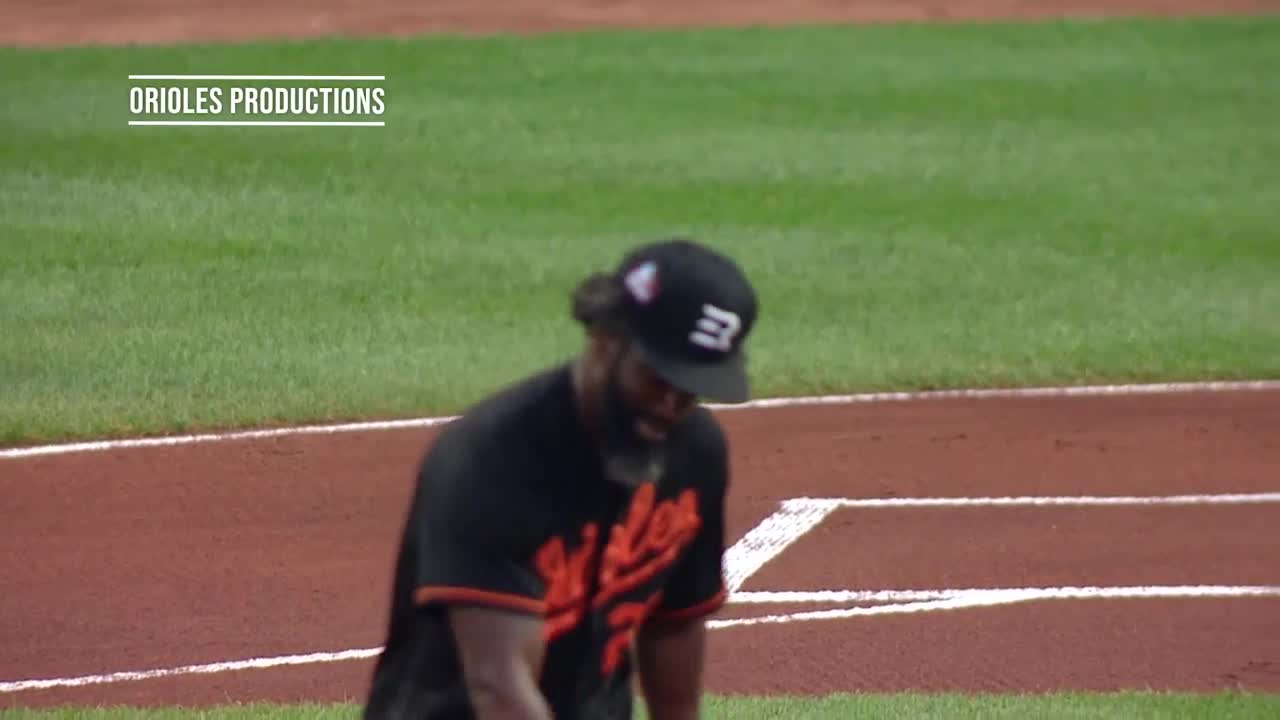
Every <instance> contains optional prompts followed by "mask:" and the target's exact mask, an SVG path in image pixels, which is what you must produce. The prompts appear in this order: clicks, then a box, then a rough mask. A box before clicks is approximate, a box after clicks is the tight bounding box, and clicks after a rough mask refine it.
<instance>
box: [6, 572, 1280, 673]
mask: <svg viewBox="0 0 1280 720" xmlns="http://www.w3.org/2000/svg"><path fill="white" fill-rule="evenodd" d="M1272 597H1280V586H1275V585H1261V586H1233V585H1181V586H1165V587H1161V586H1137V587H1050V588H990V589H988V588H973V589H963V590H874V591H860V590H859V591H853V590H851V591H823V592H815V593H804V592H783V593H760V592H756V593H739V594H737V595H735V596H732V597H731V598H730V602H735V603H736V602H745V603H753V602H757V603H758V602H831V601H837V602H838V601H852V600H857V601H883V600H897V601H899V602H895V603H894V604H891V605H880V606H876V607H853V608H839V609H835V610H814V611H807V612H795V613H787V614H779V615H764V616H759V617H749V618H734V619H730V620H713V621H710V622H708V623H707V626H708V627H709V628H711V629H722V628H730V627H743V626H749V625H767V624H785V623H792V622H803V621H809V620H838V619H846V618H852V617H871V616H877V615H903V614H913V613H924V612H933V611H939V610H957V609H963V608H977V607H993V606H997V605H1010V604H1014V603H1023V602H1030V601H1034V600H1075V599H1117V598H1140V599H1151V598H1201V599H1203V598H1272ZM904 600H905V601H906V602H901V601H904ZM380 652H382V647H373V648H359V649H353V650H342V651H339V652H318V653H308V654H305V655H281V656H276V657H262V658H249V659H246V660H232V661H227V662H217V663H208V664H203V665H183V666H181V667H173V668H160V669H154V670H130V671H125V672H114V673H107V674H103V675H81V676H78V677H64V678H48V679H41V680H18V681H15V682H0V693H16V692H22V691H28V690H48V689H51V688H59V687H84V686H87V685H106V684H112V683H120V682H129V681H138V680H153V679H158V678H166V677H175V676H180V675H202V674H212V673H223V672H235V671H239V670H258V669H267V668H274V667H284V666H290V665H311V664H317V663H333V662H342V661H346V660H363V659H368V658H373V657H376V656H377V655H378V654H379V653H380Z"/></svg>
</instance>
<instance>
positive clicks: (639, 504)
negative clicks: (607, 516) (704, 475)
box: [594, 484, 702, 607]
mask: <svg viewBox="0 0 1280 720" xmlns="http://www.w3.org/2000/svg"><path fill="white" fill-rule="evenodd" d="M656 492H657V491H656V490H655V489H654V487H653V485H648V484H646V485H642V486H641V487H640V488H639V489H638V490H636V492H635V495H634V496H633V497H632V499H631V508H630V510H629V511H628V512H627V517H626V520H625V521H624V522H623V523H622V524H619V525H614V526H613V528H612V529H611V531H610V535H609V545H608V546H607V547H606V548H605V550H604V558H603V562H602V563H601V565H600V592H599V594H597V595H596V597H595V599H594V602H595V605H596V606H597V607H599V606H601V605H604V604H605V603H607V602H609V601H610V600H612V599H613V598H615V597H617V596H618V595H621V594H622V593H625V592H629V591H631V590H634V589H635V588H637V587H639V586H641V585H643V584H644V583H646V582H648V581H649V580H651V579H652V578H653V577H654V576H655V575H657V574H658V573H660V572H662V571H663V570H664V569H666V568H667V567H669V566H670V565H671V564H672V563H674V562H675V561H676V558H678V557H679V556H680V551H681V550H683V549H684V547H685V546H686V545H688V544H689V543H690V542H692V541H693V538H694V537H696V536H697V534H698V529H699V528H700V527H701V526H702V520H701V519H700V518H699V517H698V495H697V493H696V492H694V491H693V490H690V489H687V490H685V491H684V492H682V493H680V495H679V497H677V498H676V499H675V500H663V501H662V502H659V503H656V504H655V502H654V497H655V495H656Z"/></svg>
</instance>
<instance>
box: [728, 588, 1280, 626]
mask: <svg viewBox="0 0 1280 720" xmlns="http://www.w3.org/2000/svg"><path fill="white" fill-rule="evenodd" d="M899 592H901V597H902V598H904V599H906V598H912V597H913V596H914V597H915V598H918V599H909V600H908V601H906V602H895V603H893V604H890V605H877V606H872V607H852V608H836V609H831V610H809V611H803V612H794V613H784V614H779V615H761V616H757V617H747V618H734V619H731V620H715V621H712V622H709V623H707V625H708V626H709V627H713V628H728V627H743V626H749V625H767V624H785V623H793V622H804V621H809V620H843V619H848V618H854V617H870V616H875V615H903V614H912V613H922V612H932V611H937V610H958V609H963V608H977V607H994V606H996V605H1010V604H1014V603H1023V602H1031V601H1036V600H1096V599H1171V598H1195V599H1212V598H1267V597H1280V586H1277V585H1260V586H1230V585H1227V586H1221V585H1206V586H1199V585H1191V586H1174V587H1114V588H1101V587H1092V588H1089V587H1081V588H1001V589H990V590H985V589H975V590H942V591H899ZM933 593H940V594H941V596H938V595H934V594H933Z"/></svg>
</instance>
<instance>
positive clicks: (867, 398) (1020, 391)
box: [0, 380, 1280, 459]
mask: <svg viewBox="0 0 1280 720" xmlns="http://www.w3.org/2000/svg"><path fill="white" fill-rule="evenodd" d="M1271 390H1280V380H1246V381H1205V382H1183V383H1149V384H1129V385H1077V386H1064V387H1030V388H989V389H957V390H924V391H912V392H880V393H857V394H850V395H818V396H808V397H803V396H802V397H779V398H763V399H760V400H752V401H749V402H745V403H738V404H731V405H726V404H717V403H708V404H707V405H706V407H708V408H710V409H712V410H717V411H733V410H754V409H764V408H780V407H799V406H806V405H852V404H865V403H887V402H913V401H927V400H944V399H967V400H983V399H998V398H1043V397H1092V396H1103V395H1120V396H1124V395H1160V394H1176V393H1192V392H1194V393H1219V392H1258V391H1271ZM456 417H457V416H452V415H451V416H441V417H419V418H408V419H403V420H372V421H361V422H348V423H335V424H320V425H300V426H294V427H284V428H272V429H257V430H237V431H228V432H210V433H197V434H189V435H172V436H163V437H148V438H127V439H119V440H98V441H90V442H75V443H58V444H51V445H36V446H31V447H19V448H7V449H0V459H12V458H25V457H34V456H39V455H58V454H66V453H83V452H104V451H109V450H125V449H133V448H149V447H172V446H175V445H189V444H194V443H212V442H227V441H233V440H258V439H269V438H279V437H290V436H295V435H328V434H336V433H348V432H373V431H383V430H399V429H409V428H427V427H432V426H436V425H442V424H444V423H447V422H450V421H452V420H454V419H456Z"/></svg>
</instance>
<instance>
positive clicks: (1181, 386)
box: [0, 76, 1280, 459]
mask: <svg viewBox="0 0 1280 720" xmlns="http://www.w3.org/2000/svg"><path fill="white" fill-rule="evenodd" d="M139 77H143V76H139ZM146 77H159V76H146ZM184 77H195V76H184ZM1271 390H1280V380H1251V381H1240V382H1227V381H1223V382H1185V383H1155V384H1136V385H1078V386H1067V387H1034V388H992V389H962V390H925V391H916V392H883V393H859V394H852V395H818V396H808V397H779V398H764V399H760V400H752V401H749V402H745V403H739V404H732V405H725V404H719V403H708V404H707V405H706V407H708V408H710V409H712V410H721V411H733V410H753V409H763V408H780V407H801V406H807V405H854V404H866V403H888V402H915V401H928V400H949V399H963V400H985V399H998V398H1046V397H1093V396H1105V395H1113V396H1126V395H1161V394H1174V393H1189V392H1195V393H1219V392H1258V391H1271ZM456 417H457V416H453V415H450V416H440V417H419V418H409V419H404V420H374V421H362V422H349V423H338V424H327V425H301V426H293V427H284V428H275V429H259V430H241V431H229V432H213V433H200V434H191V435H175V436H164V437H150V438H130V439H122V440H101V441H92V442H75V443H59V444H53V445H38V446H32V447H20V448H9V449H3V450H0V459H6V458H10V459H11V458H23V457H33V456H38V455H58V454H65V453H78V452H103V451H108V450H124V449H130V448H146V447H168V446H174V445H189V444H193V443H211V442H226V441H231V440H255V439H265V438H278V437H287V436H293V435H327V434H334V433H346V432H371V431H380V430H396V429H403V428H426V427H432V426H435V425H441V424H444V423H447V422H450V421H452V420H454V419H456Z"/></svg>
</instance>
